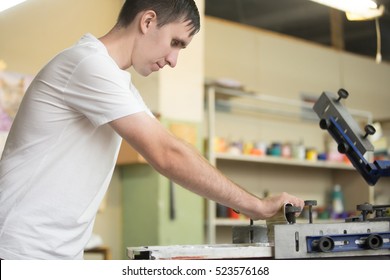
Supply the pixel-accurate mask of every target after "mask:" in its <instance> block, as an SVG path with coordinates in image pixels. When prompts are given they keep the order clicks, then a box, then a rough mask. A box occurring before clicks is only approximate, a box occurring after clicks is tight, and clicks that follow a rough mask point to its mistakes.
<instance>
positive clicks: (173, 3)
mask: <svg viewBox="0 0 390 280" xmlns="http://www.w3.org/2000/svg"><path fill="white" fill-rule="evenodd" d="M146 10H153V11H155V12H156V14H157V23H158V26H159V27H161V26H163V25H165V24H168V23H171V22H175V21H178V20H182V21H183V22H186V21H189V25H191V26H192V30H191V36H192V35H194V34H195V33H197V32H198V31H199V29H200V16H199V11H198V8H197V7H196V4H195V2H194V0H126V1H125V3H124V4H123V6H122V9H121V11H120V12H119V16H118V20H117V26H118V27H127V26H128V25H130V24H131V22H132V21H133V20H134V19H135V17H136V16H137V15H138V13H140V12H142V11H146Z"/></svg>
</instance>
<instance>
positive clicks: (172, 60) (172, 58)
mask: <svg viewBox="0 0 390 280" xmlns="http://www.w3.org/2000/svg"><path fill="white" fill-rule="evenodd" d="M178 57H179V50H174V51H171V52H170V53H169V55H168V56H167V57H166V61H167V63H168V64H169V66H171V67H172V68H174V67H175V66H176V64H177V59H178Z"/></svg>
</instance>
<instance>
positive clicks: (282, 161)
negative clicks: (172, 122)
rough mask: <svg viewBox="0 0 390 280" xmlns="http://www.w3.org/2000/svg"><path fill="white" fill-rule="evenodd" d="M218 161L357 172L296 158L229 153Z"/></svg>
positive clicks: (218, 155)
mask: <svg viewBox="0 0 390 280" xmlns="http://www.w3.org/2000/svg"><path fill="white" fill-rule="evenodd" d="M215 158H216V160H232V161H244V162H258V163H265V164H279V165H292V166H300V167H315V168H329V169H338V170H355V168H354V167H353V166H352V165H351V164H347V163H343V162H330V161H309V160H300V159H294V158H282V157H273V156H253V155H234V154H229V153H216V154H215Z"/></svg>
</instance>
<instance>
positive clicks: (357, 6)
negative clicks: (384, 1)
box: [310, 0, 385, 20]
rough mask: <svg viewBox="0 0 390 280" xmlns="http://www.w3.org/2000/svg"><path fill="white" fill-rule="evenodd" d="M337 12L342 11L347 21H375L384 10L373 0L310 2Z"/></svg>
mask: <svg viewBox="0 0 390 280" xmlns="http://www.w3.org/2000/svg"><path fill="white" fill-rule="evenodd" d="M310 1H313V2H316V3H319V4H322V5H325V6H329V7H332V8H334V9H337V10H341V11H344V12H345V13H346V15H347V18H348V20H368V19H375V18H378V17H380V16H382V15H383V13H384V11H385V8H384V6H383V5H381V6H379V7H378V5H377V4H376V3H375V1H373V0H310Z"/></svg>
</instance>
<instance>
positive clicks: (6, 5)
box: [0, 0, 26, 12]
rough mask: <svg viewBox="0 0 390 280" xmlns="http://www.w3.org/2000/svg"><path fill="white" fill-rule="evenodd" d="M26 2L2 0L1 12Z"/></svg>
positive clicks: (0, 4) (22, 0)
mask: <svg viewBox="0 0 390 280" xmlns="http://www.w3.org/2000/svg"><path fill="white" fill-rule="evenodd" d="M25 1H26V0H1V1H0V12H2V11H5V10H7V9H9V8H12V7H13V6H16V5H18V4H20V3H23V2H25Z"/></svg>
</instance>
